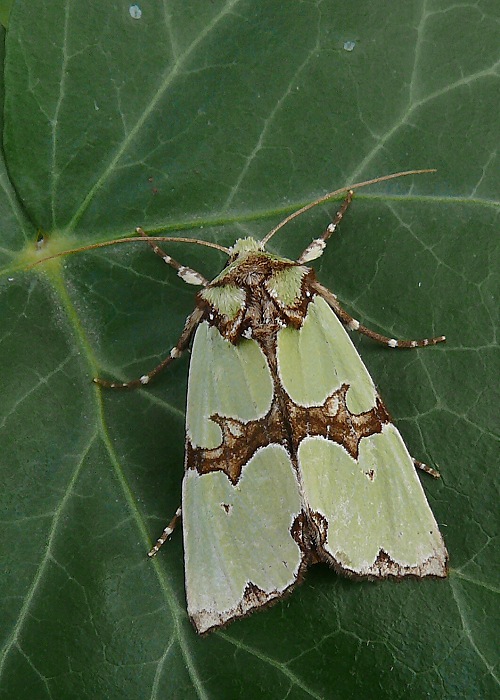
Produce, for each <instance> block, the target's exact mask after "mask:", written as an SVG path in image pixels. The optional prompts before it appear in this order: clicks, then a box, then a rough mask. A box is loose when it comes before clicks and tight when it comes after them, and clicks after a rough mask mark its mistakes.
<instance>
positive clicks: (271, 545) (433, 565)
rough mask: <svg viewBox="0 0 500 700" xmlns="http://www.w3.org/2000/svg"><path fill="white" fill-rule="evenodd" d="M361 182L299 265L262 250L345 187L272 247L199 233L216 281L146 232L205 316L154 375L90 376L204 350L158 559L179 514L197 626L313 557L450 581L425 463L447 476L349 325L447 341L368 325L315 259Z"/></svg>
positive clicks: (265, 591)
mask: <svg viewBox="0 0 500 700" xmlns="http://www.w3.org/2000/svg"><path fill="white" fill-rule="evenodd" d="M412 172H414V171H412ZM398 175H400V174H396V176H398ZM387 177H388V178H390V177H394V176H387ZM383 179H387V178H383ZM377 181H380V179H377ZM361 184H362V185H363V184H364V183H361ZM353 189H354V188H351V189H348V190H347V188H344V190H341V191H346V190H347V194H346V197H345V199H344V202H343V204H342V206H341V208H340V209H339V211H338V213H337V215H336V216H335V218H334V220H333V221H332V222H331V223H330V224H329V225H328V226H327V228H326V230H325V231H324V233H323V234H322V235H321V236H320V237H318V238H316V239H315V240H313V241H312V243H311V244H310V245H308V246H307V248H306V249H305V250H304V252H303V253H302V254H301V255H300V256H299V258H298V259H297V260H288V259H286V258H283V257H280V256H278V255H274V254H272V253H270V252H267V251H266V249H265V245H266V243H267V242H268V241H269V240H270V238H271V236H273V235H274V234H275V233H276V231H277V230H279V229H280V228H281V227H282V226H283V225H284V224H285V223H287V222H288V221H289V220H290V219H291V218H294V217H295V216H297V215H298V214H300V213H302V212H303V211H304V210H306V209H308V208H310V207H311V206H316V205H317V204H318V203H319V202H320V201H324V200H326V199H327V198H328V197H330V196H332V194H333V193H331V194H329V195H326V196H325V197H323V198H321V199H319V200H316V201H315V202H313V203H312V204H310V205H308V206H307V207H304V208H302V209H301V210H299V211H298V212H295V213H294V214H292V215H291V216H289V217H287V219H285V220H284V221H283V222H281V223H280V224H279V225H278V226H276V227H275V228H274V229H273V230H272V231H270V232H269V234H267V236H266V237H265V238H264V239H263V240H261V241H257V240H255V239H253V238H244V239H239V240H237V241H236V242H235V243H234V245H233V246H232V247H231V248H229V249H225V248H222V247H220V246H216V245H215V244H210V243H206V242H203V241H198V243H200V244H203V245H211V246H212V247H219V248H220V249H222V250H224V251H225V252H227V254H228V256H229V258H228V262H227V265H226V266H225V267H224V269H223V270H222V272H221V273H220V274H219V275H218V276H217V277H216V278H215V279H213V280H212V281H208V280H206V279H205V278H204V277H203V276H202V275H201V274H200V273H198V272H196V271H194V270H192V269H191V268H189V267H186V266H184V265H181V264H179V263H178V262H177V261H176V260H174V259H173V258H172V257H171V256H170V255H168V254H167V253H165V252H164V251H163V250H162V249H161V248H159V247H158V246H157V244H156V242H155V241H156V238H155V237H145V240H146V241H148V242H149V244H150V245H151V246H152V247H153V249H154V251H155V253H157V254H158V255H160V256H161V257H162V259H163V260H164V261H165V262H166V263H167V264H168V265H170V266H171V267H173V268H175V269H176V270H177V272H178V274H179V276H180V277H181V278H182V279H183V280H184V281H185V282H187V283H190V284H196V285H199V286H200V287H201V290H200V291H199V292H198V294H197V295H196V306H195V309H194V311H193V312H192V313H191V315H190V316H189V317H188V319H187V321H186V324H185V326H184V330H183V331H182V334H181V336H180V338H179V341H178V342H177V344H176V345H175V346H174V347H173V348H172V350H171V351H170V353H169V355H168V356H167V358H166V359H164V360H163V361H162V362H161V363H160V364H159V365H158V366H157V367H156V368H155V369H153V370H152V371H150V372H149V373H148V374H144V375H143V376H142V377H140V378H139V379H136V380H134V381H131V382H127V383H116V382H109V381H106V380H103V379H99V378H96V379H95V380H94V381H95V382H96V383H98V384H99V385H101V386H105V387H111V388H131V387H137V386H145V385H147V384H148V383H149V382H150V381H151V379H153V377H154V376H156V375H157V374H158V372H160V371H161V370H162V369H164V368H165V367H166V366H168V365H169V364H170V363H171V362H173V361H174V360H175V359H176V358H178V357H180V356H181V355H182V354H183V353H184V352H185V351H186V350H187V349H188V347H189V346H190V344H191V343H192V347H191V360H190V366H189V383H188V392H187V410H186V451H185V472H184V479H183V484H182V506H181V508H179V509H178V510H177V512H176V514H175V516H174V518H173V520H172V521H171V522H170V523H169V525H168V526H167V527H166V528H165V530H164V531H163V533H162V535H161V537H160V538H159V539H158V541H157V542H156V544H155V545H154V547H153V548H152V549H151V551H150V552H149V554H150V556H154V555H155V554H156V553H157V552H158V550H159V549H160V547H161V546H162V544H163V543H164V542H165V541H166V540H167V539H168V537H169V536H170V535H171V533H172V532H173V529H174V527H175V525H176V523H177V521H178V520H179V519H180V518H181V517H182V526H183V537H184V556H185V585H186V598H187V611H188V615H189V618H190V619H191V622H192V623H193V625H194V627H195V629H196V631H197V632H198V633H200V634H205V633H207V632H209V631H211V630H214V629H217V628H220V627H222V626H224V625H226V624H228V623H229V622H231V621H232V620H234V619H236V618H239V617H243V616H246V615H248V614H249V613H251V612H252V611H254V610H256V609H259V608H263V607H266V606H267V605H269V604H272V603H274V602H276V601H278V600H279V599H281V598H282V597H283V596H284V595H285V594H287V593H289V592H290V591H291V590H292V589H293V588H294V586H295V585H297V584H298V583H299V582H300V581H301V580H302V578H303V576H304V573H305V571H306V569H307V567H308V566H310V565H311V564H314V563H316V562H325V563H327V564H329V565H330V566H331V567H333V568H334V569H335V571H337V572H338V573H340V574H343V575H346V576H349V577H353V578H356V579H382V578H387V577H393V578H402V577H405V576H413V577H425V576H433V577H445V576H446V574H447V559H448V555H447V551H446V548H445V545H444V542H443V539H442V536H441V534H440V532H439V528H438V525H437V523H436V520H435V518H434V516H433V514H432V512H431V509H430V507H429V505H428V503H427V500H426V497H425V494H424V491H423V488H422V486H421V484H420V480H419V478H418V475H417V472H416V468H415V467H419V468H421V469H423V470H425V471H428V472H430V473H431V474H433V475H434V476H438V474H437V472H435V471H434V470H433V469H431V468H429V467H426V465H423V464H422V463H420V462H417V461H416V460H414V459H412V457H410V454H409V453H408V450H407V448H406V446H405V444H404V442H403V440H402V438H401V435H400V433H399V431H398V430H397V428H396V427H395V426H394V424H393V422H392V419H391V417H390V415H389V412H388V411H387V409H386V407H385V405H384V403H383V402H382V400H381V398H380V396H379V395H378V392H377V389H376V387H375V385H374V383H373V381H372V379H371V377H370V375H369V373H368V371H367V369H366V367H365V366H364V364H363V362H362V360H361V358H360V356H359V355H358V353H357V351H356V349H355V348H354V346H353V344H352V342H351V340H350V338H349V336H348V334H347V332H346V330H345V328H347V329H349V330H355V331H358V332H360V333H362V334H364V335H366V336H368V337H369V338H372V339H374V340H375V341H378V342H380V343H383V344H385V345H386V346H388V347H389V348H418V347H424V346H430V345H435V344H437V343H440V342H442V341H444V340H445V338H444V336H439V337H435V338H426V339H423V340H396V339H392V338H387V337H384V336H382V335H380V334H378V333H376V332H374V331H371V330H369V329H368V328H366V327H365V326H363V325H361V324H360V323H359V322H358V321H357V320H356V319H354V318H352V316H350V315H349V314H348V313H347V312H346V311H345V310H344V309H343V308H342V306H341V305H340V303H339V301H338V300H337V297H336V296H335V295H334V294H333V293H332V292H330V291H329V290H328V289H327V288H326V287H324V286H323V285H322V284H321V283H320V282H319V281H318V280H317V278H316V275H315V273H314V270H313V269H312V268H311V267H310V266H309V265H308V263H310V262H311V261H312V260H314V259H316V258H318V257H319V256H320V255H321V254H322V253H323V250H324V249H325V246H326V242H327V241H328V239H329V238H330V236H331V235H332V234H333V233H334V231H335V230H336V229H337V227H338V225H339V223H340V221H341V220H342V218H343V216H344V214H345V212H346V211H347V209H348V207H349V205H350V203H351V201H352V197H353ZM138 232H139V233H141V235H144V236H145V234H144V232H143V231H142V229H138ZM128 240H130V239H128ZM163 240H165V239H163ZM170 240H185V239H177V238H171V239H170ZM99 245H102V244H97V245H96V246H94V247H98V246H99ZM88 247H92V246H88Z"/></svg>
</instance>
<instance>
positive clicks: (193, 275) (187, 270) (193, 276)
mask: <svg viewBox="0 0 500 700" xmlns="http://www.w3.org/2000/svg"><path fill="white" fill-rule="evenodd" d="M135 230H136V231H137V233H139V234H140V235H141V236H147V233H146V232H145V231H144V230H143V229H142V228H140V227H137V228H136V229H135ZM146 243H149V245H150V246H151V248H152V249H153V252H154V253H156V255H159V256H160V258H161V259H162V260H163V262H164V263H167V265H170V266H171V267H173V268H174V270H176V271H177V274H178V275H179V277H180V278H181V280H182V281H183V282H186V284H194V285H197V286H202V287H206V286H207V284H208V280H206V279H205V278H204V277H203V275H200V273H199V272H196V270H193V269H192V268H191V267H186V265H181V264H180V263H179V262H177V260H174V258H172V257H171V256H170V255H167V253H165V251H164V250H162V249H161V248H160V247H159V246H157V245H156V244H155V243H154V242H153V241H146Z"/></svg>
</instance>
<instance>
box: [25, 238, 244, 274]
mask: <svg viewBox="0 0 500 700" xmlns="http://www.w3.org/2000/svg"><path fill="white" fill-rule="evenodd" d="M138 241H146V242H149V241H164V242H165V241H167V242H168V241H172V242H173V243H195V244H196V245H203V246H205V247H206V248H215V250H220V251H221V252H222V253H226V255H230V254H231V251H230V250H229V248H226V247H225V246H222V245H219V244H218V243H211V242H210V241H202V240H200V239H198V238H182V237H179V236H141V238H115V240H114V241H103V242H102V243H92V244H91V245H84V246H82V247H81V248H71V249H70V250H64V251H62V252H61V253H56V254H55V255H49V256H48V257H46V258H42V259H41V260H37V261H36V262H34V263H32V264H31V265H28V267H27V269H28V270H30V269H31V268H32V267H35V265H40V263H44V262H46V261H47V260H53V259H54V258H62V257H64V256H65V255H72V254H73V253H83V252H85V251H87V250H95V249H96V248H105V247H106V246H109V245H115V244H116V243H137V242H138Z"/></svg>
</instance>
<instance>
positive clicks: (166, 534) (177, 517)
mask: <svg viewBox="0 0 500 700" xmlns="http://www.w3.org/2000/svg"><path fill="white" fill-rule="evenodd" d="M181 516H182V509H181V508H180V507H179V508H177V510H176V511H175V515H174V517H173V518H172V520H171V521H170V522H169V524H168V525H167V527H166V528H165V529H164V530H163V532H162V533H161V535H160V537H158V539H157V540H156V544H155V545H154V547H152V548H151V549H150V551H149V552H148V557H154V556H155V554H157V553H158V550H159V549H160V547H161V546H162V545H163V544H165V542H166V541H167V540H168V538H169V537H170V535H171V534H172V532H173V531H174V530H175V526H176V525H177V523H178V522H179V520H180V518H181Z"/></svg>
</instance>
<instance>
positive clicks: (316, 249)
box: [297, 190, 354, 263]
mask: <svg viewBox="0 0 500 700" xmlns="http://www.w3.org/2000/svg"><path fill="white" fill-rule="evenodd" d="M353 197H354V192H353V191H352V190H349V192H348V193H347V195H346V198H345V199H344V201H343V203H342V206H341V207H340V209H339V210H338V212H337V213H336V214H335V218H334V219H333V221H332V222H331V223H330V224H328V226H327V227H326V229H325V231H324V233H323V235H322V236H320V237H319V238H315V239H314V241H312V242H311V243H309V245H308V246H307V248H306V249H305V250H304V252H303V253H302V255H300V257H299V258H298V260H297V262H299V263H307V262H311V260H316V258H319V257H320V256H321V255H323V251H324V249H325V248H326V242H327V240H328V239H329V238H330V236H331V235H332V233H334V232H335V231H336V230H337V226H338V225H339V224H340V222H341V221H342V219H343V218H344V214H345V213H346V211H347V210H348V209H349V205H350V204H351V202H352V198H353Z"/></svg>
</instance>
